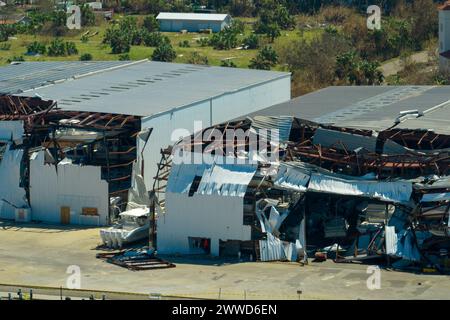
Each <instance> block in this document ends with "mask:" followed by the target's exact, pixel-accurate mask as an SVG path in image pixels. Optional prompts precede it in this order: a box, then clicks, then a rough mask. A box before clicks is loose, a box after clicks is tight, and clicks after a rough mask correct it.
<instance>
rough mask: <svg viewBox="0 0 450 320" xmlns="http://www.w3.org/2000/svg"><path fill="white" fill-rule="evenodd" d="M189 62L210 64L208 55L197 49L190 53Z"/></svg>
mask: <svg viewBox="0 0 450 320" xmlns="http://www.w3.org/2000/svg"><path fill="white" fill-rule="evenodd" d="M187 62H188V63H190V64H202V65H208V64H209V61H208V57H207V56H204V55H201V54H200V53H198V52H197V51H194V52H192V53H191V54H190V55H189V57H188V59H187Z"/></svg>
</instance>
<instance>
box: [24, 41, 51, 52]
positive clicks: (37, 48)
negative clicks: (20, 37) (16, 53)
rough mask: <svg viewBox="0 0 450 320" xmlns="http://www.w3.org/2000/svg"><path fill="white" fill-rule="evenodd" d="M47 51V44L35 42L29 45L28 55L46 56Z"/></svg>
mask: <svg viewBox="0 0 450 320" xmlns="http://www.w3.org/2000/svg"><path fill="white" fill-rule="evenodd" d="M46 51H47V50H46V48H45V44H43V43H40V42H38V41H33V42H32V43H30V44H28V45H27V54H29V55H36V54H45V52H46Z"/></svg>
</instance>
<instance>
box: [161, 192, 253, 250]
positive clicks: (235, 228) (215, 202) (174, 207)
mask: <svg viewBox="0 0 450 320" xmlns="http://www.w3.org/2000/svg"><path fill="white" fill-rule="evenodd" d="M243 212H244V200H243V198H240V197H226V196H212V195H198V194H194V195H193V196H192V197H189V196H188V195H187V194H182V193H167V194H166V213H165V214H164V215H162V216H160V217H159V218H158V244H157V245H158V252H160V253H165V254H169V253H181V254H188V253H190V250H189V242H188V237H202V238H209V239H211V254H212V255H219V239H221V240H250V239H251V229H250V226H244V225H243V224H242V221H243V220H242V219H243ZM205 225H207V226H208V228H205Z"/></svg>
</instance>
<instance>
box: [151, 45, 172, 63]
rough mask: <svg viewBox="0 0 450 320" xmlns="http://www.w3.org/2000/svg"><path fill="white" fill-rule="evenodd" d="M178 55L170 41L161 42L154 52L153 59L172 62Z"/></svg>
mask: <svg viewBox="0 0 450 320" xmlns="http://www.w3.org/2000/svg"><path fill="white" fill-rule="evenodd" d="M176 57H177V53H176V52H175V50H174V49H173V47H172V45H171V44H170V42H167V41H164V42H163V43H161V44H160V45H159V46H158V47H157V48H156V49H155V51H153V54H152V60H153V61H163V62H172V61H173V60H175V58H176Z"/></svg>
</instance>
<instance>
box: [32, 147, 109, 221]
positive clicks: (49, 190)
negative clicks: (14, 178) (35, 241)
mask: <svg viewBox="0 0 450 320" xmlns="http://www.w3.org/2000/svg"><path fill="white" fill-rule="evenodd" d="M108 198H109V196H108V183H107V182H106V181H104V180H101V168H100V167H94V166H79V165H72V164H67V163H66V164H59V165H58V172H56V168H55V166H54V165H49V164H44V152H39V153H38V154H34V155H33V156H32V159H31V161H30V202H31V209H32V219H33V220H40V221H44V222H48V223H58V224H59V223H60V222H61V214H60V210H61V207H70V211H71V217H70V219H71V224H82V225H106V224H107V222H108V211H109V199H108ZM83 207H89V208H97V210H98V214H99V217H87V216H82V215H81V213H82V209H83Z"/></svg>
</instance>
